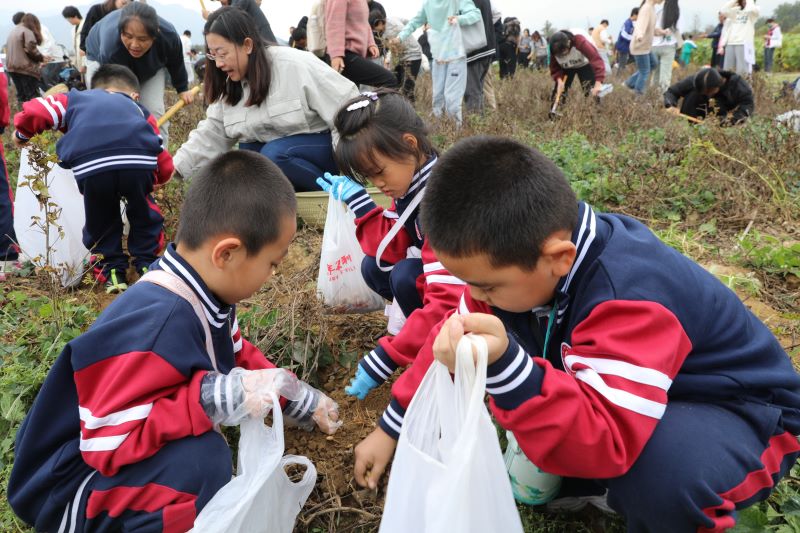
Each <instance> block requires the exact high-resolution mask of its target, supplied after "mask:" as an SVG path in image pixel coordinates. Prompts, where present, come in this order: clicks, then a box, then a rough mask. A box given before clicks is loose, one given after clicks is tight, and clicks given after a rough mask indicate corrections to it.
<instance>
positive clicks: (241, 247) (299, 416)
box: [8, 151, 339, 532]
mask: <svg viewBox="0 0 800 533" xmlns="http://www.w3.org/2000/svg"><path fill="white" fill-rule="evenodd" d="M295 202H296V201H295V196H294V189H293V188H292V185H291V183H289V180H287V179H286V177H285V176H284V175H283V174H282V173H281V171H280V170H279V169H278V167H276V166H275V165H274V164H273V163H272V162H270V161H269V160H267V159H266V158H265V157H263V156H261V155H259V154H255V153H252V152H246V151H237V152H230V153H228V154H225V155H222V156H220V157H218V158H217V159H216V160H214V161H212V162H211V163H210V164H209V165H208V166H207V167H206V168H205V169H204V171H203V172H201V173H200V175H199V176H198V177H197V178H195V180H194V181H193V182H192V185H191V186H190V188H189V191H188V193H187V195H186V200H185V202H184V205H183V208H182V210H181V216H180V222H179V227H178V234H177V244H170V245H169V246H168V247H167V249H166V252H165V253H164V256H163V257H161V258H160V259H159V260H158V261H157V262H155V263H154V264H153V265H152V267H151V270H150V271H149V272H148V273H147V274H146V275H145V276H144V277H143V278H142V280H141V281H140V282H138V283H137V284H136V285H134V286H133V287H132V288H131V289H129V290H128V291H126V292H125V293H124V294H122V295H121V296H119V297H118V298H117V299H116V300H114V302H113V303H112V304H111V305H110V306H109V307H108V308H107V309H106V310H105V311H103V313H102V314H101V315H100V316H99V317H98V319H97V321H96V322H95V323H94V325H93V326H92V327H91V328H90V329H89V330H88V331H87V332H86V333H84V334H83V335H81V336H80V337H78V338H76V339H74V340H73V341H71V342H70V343H69V344H67V346H66V347H65V348H64V351H63V352H62V353H61V355H60V356H59V357H58V359H57V360H56V362H55V364H54V365H53V368H52V369H51V370H50V373H49V374H48V376H47V378H46V380H45V382H44V385H43V386H42V389H41V391H40V392H39V395H38V397H37V398H36V401H35V402H34V404H33V407H32V408H31V410H30V412H29V413H28V416H27V418H26V419H25V421H24V422H23V424H22V426H21V428H20V430H19V432H18V433H17V440H16V448H15V462H14V466H13V470H12V472H11V480H10V482H9V486H8V499H9V502H10V503H11V507H12V508H13V509H14V511H15V512H16V513H17V514H18V515H19V516H20V517H21V518H23V519H24V520H25V521H26V522H28V523H29V524H32V525H34V526H35V527H36V529H37V530H39V531H120V530H124V531H146V532H149V531H168V532H175V531H186V530H188V529H190V528H191V527H192V524H193V523H194V519H195V517H196V515H197V514H198V513H199V512H200V510H201V509H202V508H203V506H205V505H206V503H207V502H208V501H209V499H210V498H211V497H212V496H213V495H214V494H215V493H216V492H217V491H218V490H219V489H220V488H221V487H222V486H223V485H225V484H226V483H227V482H228V481H230V479H231V453H230V449H229V448H228V445H227V444H226V442H225V439H224V438H223V437H222V435H220V434H219V433H218V432H217V431H215V426H216V425H219V424H221V425H236V424H238V423H240V422H241V421H242V420H243V419H244V418H246V417H248V416H252V417H262V418H263V417H264V416H265V414H266V412H267V410H268V409H269V408H270V406H271V405H270V404H271V400H270V392H277V393H279V394H280V395H281V396H283V397H284V398H285V399H289V400H291V401H287V402H285V405H284V408H283V411H284V413H285V416H287V417H288V418H289V420H292V421H294V422H297V423H299V424H300V425H313V424H314V423H316V424H317V425H318V426H319V428H320V429H321V430H322V431H325V432H326V433H333V432H335V431H336V429H337V428H338V426H339V422H338V408H337V406H336V404H335V402H333V401H332V400H331V399H330V398H328V397H327V396H325V395H324V394H323V393H321V392H320V391H318V390H316V389H314V388H312V387H310V386H309V385H307V384H305V383H303V382H301V381H299V380H297V378H296V377H294V376H293V375H292V374H290V373H289V372H287V371H285V370H280V369H276V368H275V365H273V364H272V363H271V362H270V361H268V360H267V359H266V358H265V357H264V355H263V354H262V353H261V352H260V351H259V350H258V349H257V348H255V347H254V346H253V345H251V344H250V343H249V342H247V341H246V340H244V339H243V338H242V335H241V333H240V331H239V325H238V323H237V321H236V307H235V304H236V303H237V302H239V301H241V300H242V299H244V298H248V297H250V296H252V295H253V293H255V292H256V291H257V290H258V289H259V288H260V287H261V286H262V285H263V284H264V283H266V282H267V280H269V279H270V278H271V277H272V275H273V273H274V271H275V268H276V267H277V266H278V264H280V262H281V260H282V259H283V258H284V257H285V255H286V253H287V248H288V246H289V243H290V242H291V241H292V238H293V237H294V233H295V229H296V222H295V208H296V203H295ZM282 403H284V402H282Z"/></svg>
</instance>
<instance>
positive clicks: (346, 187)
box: [317, 172, 364, 200]
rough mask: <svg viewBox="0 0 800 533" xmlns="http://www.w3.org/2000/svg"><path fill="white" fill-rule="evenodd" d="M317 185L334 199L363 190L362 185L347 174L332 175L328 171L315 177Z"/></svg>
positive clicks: (343, 198)
mask: <svg viewBox="0 0 800 533" xmlns="http://www.w3.org/2000/svg"><path fill="white" fill-rule="evenodd" d="M317 185H319V186H320V187H321V188H322V190H323V191H325V192H326V193H328V194H330V195H331V196H333V198H334V199H336V200H346V199H347V198H350V197H351V196H354V195H356V194H358V193H360V192H363V191H364V187H363V186H361V185H360V184H358V183H356V182H355V181H353V180H352V179H350V178H348V177H347V176H334V175H333V174H331V173H330V172H326V173H325V174H324V175H323V177H321V178H317Z"/></svg>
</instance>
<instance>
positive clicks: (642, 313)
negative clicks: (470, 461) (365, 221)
mask: <svg viewBox="0 0 800 533" xmlns="http://www.w3.org/2000/svg"><path fill="white" fill-rule="evenodd" d="M579 220H580V223H579V225H578V227H577V228H576V229H575V230H574V232H573V235H572V240H573V242H574V243H575V244H576V246H577V256H576V258H575V263H574V266H573V267H572V269H571V271H570V272H569V274H568V275H567V276H566V277H564V278H562V279H561V280H560V282H559V284H558V286H557V289H556V292H557V298H556V300H555V301H556V302H557V311H556V314H555V320H554V323H553V325H552V331H551V335H550V342H549V344H548V346H547V347H546V349H547V357H546V359H545V358H542V357H540V356H541V355H542V354H543V351H544V349H545V347H544V346H543V339H544V338H545V337H546V330H547V322H548V316H549V309H542V308H538V309H533V310H532V311H530V312H525V313H510V312H506V311H502V310H500V309H497V308H494V307H490V306H489V305H486V304H485V303H483V302H480V301H477V300H474V299H473V298H471V296H470V291H469V288H467V289H466V290H465V291H464V294H463V297H462V299H461V302H460V303H459V308H458V311H457V312H459V313H461V314H467V313H472V312H480V313H491V314H494V315H496V316H498V317H499V318H500V319H501V320H502V321H503V323H504V324H505V326H506V329H507V331H508V339H509V345H508V349H507V350H506V352H505V353H504V354H503V355H502V357H500V359H498V360H497V361H496V362H494V363H493V364H491V365H489V367H488V371H487V380H486V381H487V385H486V391H487V392H488V393H489V395H490V397H491V401H490V405H491V410H492V412H493V414H494V416H495V418H496V419H497V420H498V422H499V423H500V425H501V426H503V427H504V428H506V429H508V430H511V431H512V432H513V433H514V435H515V436H516V438H517V440H518V441H519V444H520V446H521V448H522V450H523V451H524V452H525V455H526V456H528V457H529V458H530V460H531V461H533V463H534V464H536V465H537V466H539V467H540V468H542V469H543V470H545V471H547V472H550V473H553V474H558V475H564V476H571V477H583V478H610V477H617V476H620V475H622V474H624V473H625V472H627V471H628V469H629V468H630V467H631V465H633V463H634V462H635V461H636V459H637V457H638V456H639V454H640V452H641V451H642V448H643V447H644V445H645V444H646V443H647V441H648V439H649V438H650V436H651V435H652V433H653V430H654V429H655V427H656V425H657V424H658V422H659V420H660V419H661V417H662V415H663V414H664V410H665V408H666V406H667V402H668V401H670V400H684V401H689V402H691V401H696V402H703V403H712V404H718V405H721V406H729V407H731V408H732V409H736V410H737V411H738V412H741V411H742V410H744V411H747V410H748V409H749V410H750V412H751V413H752V412H754V411H755V412H758V413H760V416H761V417H762V418H763V417H764V413H767V415H768V416H767V417H766V418H768V420H763V422H764V423H765V424H773V425H775V426H776V427H782V428H784V429H785V430H787V431H789V432H790V433H792V434H795V435H796V434H798V433H800V377H798V374H797V372H796V371H795V370H794V368H793V367H792V363H791V361H790V360H789V357H788V356H787V355H786V353H785V352H784V350H783V349H782V348H781V346H780V344H779V343H778V341H777V340H776V339H775V337H774V336H773V335H772V333H771V332H770V331H769V329H767V327H766V326H764V324H762V323H761V322H760V321H759V320H758V319H757V318H756V317H755V316H754V315H753V314H752V313H751V312H750V311H749V310H748V309H747V308H745V306H744V305H743V304H742V302H741V301H740V300H739V298H738V297H737V296H736V294H735V293H733V292H732V291H731V290H729V289H728V288H727V287H725V286H724V285H723V284H722V283H720V282H719V281H718V280H717V279H716V278H714V276H713V275H711V274H709V273H708V272H706V271H705V270H703V269H702V268H701V267H700V266H699V265H697V264H696V263H694V262H693V261H691V260H689V259H687V258H686V257H684V256H682V255H681V254H680V253H678V252H677V251H675V250H673V249H672V248H670V247H668V246H666V245H664V244H663V243H661V242H660V241H659V240H658V238H657V237H656V236H655V235H653V233H651V232H650V231H649V230H648V229H647V228H646V227H645V226H644V225H642V224H641V223H639V222H637V221H635V220H633V219H631V218H628V217H625V216H621V215H610V214H599V213H595V212H594V211H593V210H592V209H591V207H589V206H588V205H586V204H581V206H580V218H579ZM438 329H439V328H438V327H437V328H436V330H438ZM436 330H434V331H433V332H431V335H430V336H429V337H428V341H427V342H426V343H425V348H424V349H423V350H422V351H421V352H420V354H419V356H418V358H417V360H416V361H415V362H414V365H413V366H412V367H411V368H410V369H409V370H407V371H406V372H405V373H404V374H403V375H402V376H401V377H400V378H399V379H398V381H397V382H396V383H395V384H394V387H393V388H392V395H393V399H392V402H391V404H390V406H389V407H388V408H387V410H386V412H385V413H384V415H383V417H382V419H381V420H380V425H381V428H383V429H384V431H386V432H387V433H389V434H390V435H392V436H395V437H396V436H397V435H398V431H399V430H400V426H401V424H402V417H403V414H404V412H405V408H406V407H407V406H408V404H409V402H410V401H411V398H412V396H413V394H414V391H415V390H416V388H417V387H418V385H419V383H420V381H421V379H422V377H423V375H424V374H425V372H426V371H427V368H428V366H429V365H430V363H431V360H432V351H431V344H432V341H433V339H434V338H435V335H436V333H437V331H436ZM687 438H691V435H687Z"/></svg>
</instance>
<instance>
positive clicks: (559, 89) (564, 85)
mask: <svg viewBox="0 0 800 533" xmlns="http://www.w3.org/2000/svg"><path fill="white" fill-rule="evenodd" d="M561 82H562V83H561V84H559V85H558V86H557V88H556V99H555V100H554V101H553V108H552V109H550V118H552V117H554V116H556V110H557V109H558V104H559V102H560V101H561V96H562V95H563V94H564V91H565V90H566V88H567V77H566V76H564V77H563V78H561Z"/></svg>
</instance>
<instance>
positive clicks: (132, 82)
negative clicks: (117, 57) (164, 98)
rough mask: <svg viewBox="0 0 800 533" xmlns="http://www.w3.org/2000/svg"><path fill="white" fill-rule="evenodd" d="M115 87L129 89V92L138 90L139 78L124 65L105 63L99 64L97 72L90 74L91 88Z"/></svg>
mask: <svg viewBox="0 0 800 533" xmlns="http://www.w3.org/2000/svg"><path fill="white" fill-rule="evenodd" d="M108 87H116V88H118V89H130V90H131V92H137V93H138V92H139V78H137V77H136V74H134V73H133V71H132V70H131V69H129V68H128V67H126V66H124V65H115V64H113V63H106V64H104V65H100V68H98V69H97V72H95V73H94V75H93V76H92V88H94V89H105V88H108Z"/></svg>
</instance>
